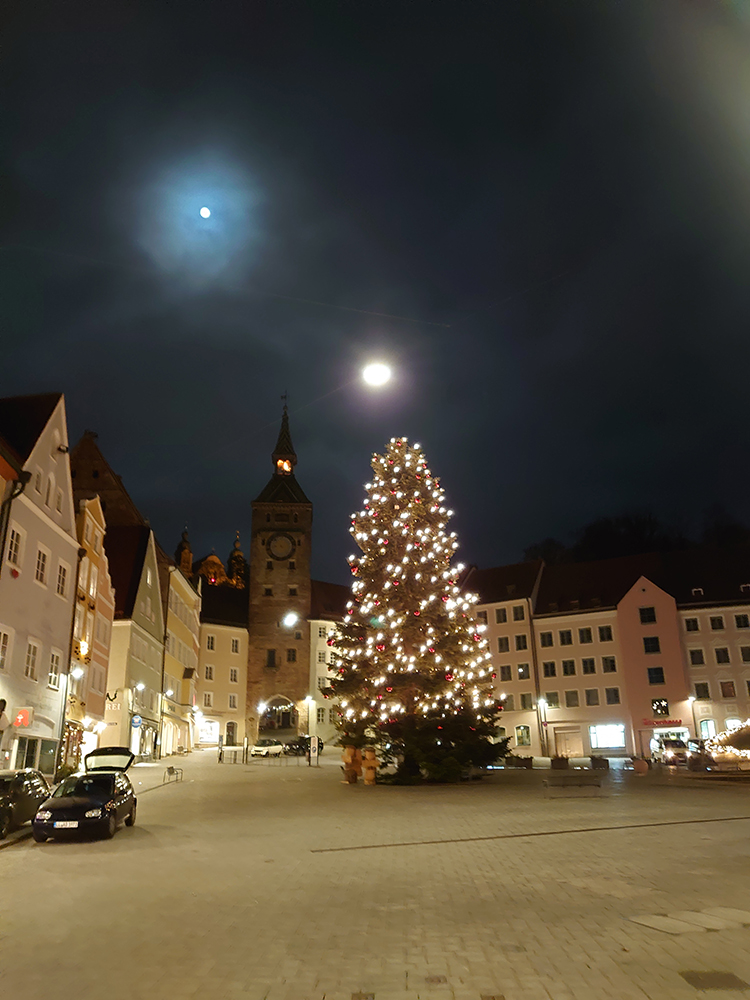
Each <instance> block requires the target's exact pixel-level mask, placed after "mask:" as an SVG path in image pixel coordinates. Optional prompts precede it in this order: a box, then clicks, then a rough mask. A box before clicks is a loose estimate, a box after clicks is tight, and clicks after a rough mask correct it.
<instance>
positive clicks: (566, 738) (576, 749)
mask: <svg viewBox="0 0 750 1000" xmlns="http://www.w3.org/2000/svg"><path fill="white" fill-rule="evenodd" d="M555 753H556V754H558V755H559V756H560V757H583V737H582V736H581V727H580V726H556V727H555Z"/></svg>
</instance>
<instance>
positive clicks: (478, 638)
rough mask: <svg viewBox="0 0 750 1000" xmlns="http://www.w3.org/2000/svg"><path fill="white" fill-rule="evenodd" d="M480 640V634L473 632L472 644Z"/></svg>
mask: <svg viewBox="0 0 750 1000" xmlns="http://www.w3.org/2000/svg"><path fill="white" fill-rule="evenodd" d="M481 638H482V637H481V635H480V634H479V633H478V632H475V633H474V642H479V640H480V639H481Z"/></svg>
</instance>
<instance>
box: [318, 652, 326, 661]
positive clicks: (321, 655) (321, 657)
mask: <svg viewBox="0 0 750 1000" xmlns="http://www.w3.org/2000/svg"><path fill="white" fill-rule="evenodd" d="M325 662H326V654H325V650H324V649H321V650H320V651H319V652H318V663H325Z"/></svg>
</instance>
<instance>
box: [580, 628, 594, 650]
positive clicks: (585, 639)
mask: <svg viewBox="0 0 750 1000" xmlns="http://www.w3.org/2000/svg"><path fill="white" fill-rule="evenodd" d="M578 641H579V642H580V643H582V644H583V645H584V646H586V645H588V644H589V643H590V642H593V641H594V640H593V637H592V635H591V629H590V628H579V629H578Z"/></svg>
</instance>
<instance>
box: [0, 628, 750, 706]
mask: <svg viewBox="0 0 750 1000" xmlns="http://www.w3.org/2000/svg"><path fill="white" fill-rule="evenodd" d="M1 639H2V635H0V640H1ZM745 683H746V684H747V696H748V698H750V681H746V682H745Z"/></svg>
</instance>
